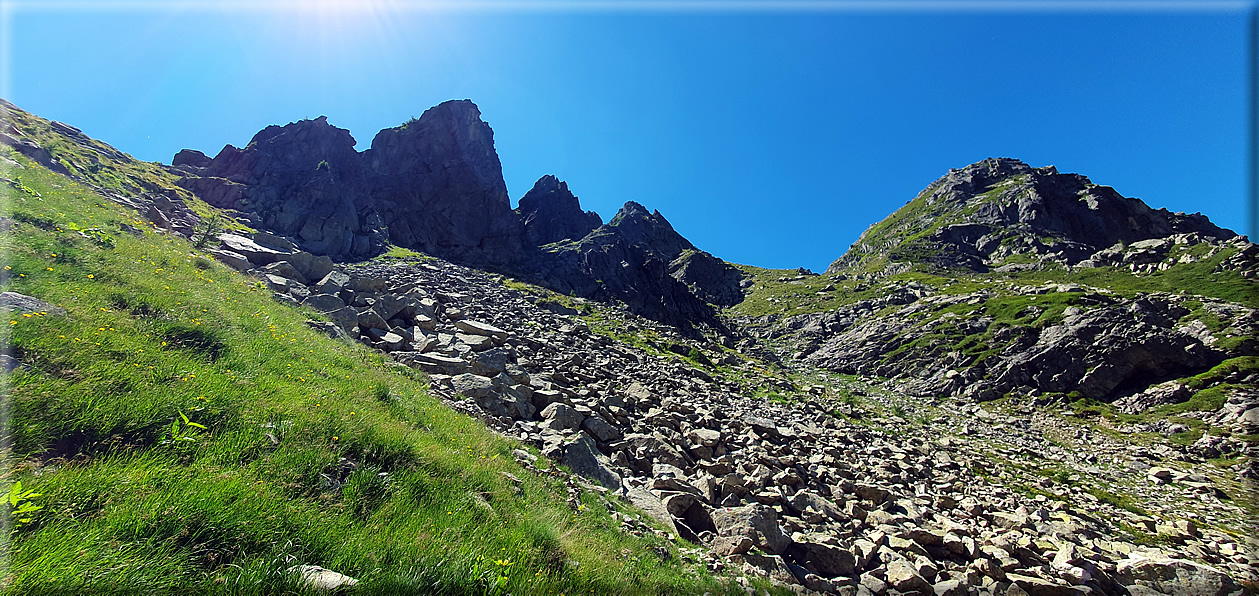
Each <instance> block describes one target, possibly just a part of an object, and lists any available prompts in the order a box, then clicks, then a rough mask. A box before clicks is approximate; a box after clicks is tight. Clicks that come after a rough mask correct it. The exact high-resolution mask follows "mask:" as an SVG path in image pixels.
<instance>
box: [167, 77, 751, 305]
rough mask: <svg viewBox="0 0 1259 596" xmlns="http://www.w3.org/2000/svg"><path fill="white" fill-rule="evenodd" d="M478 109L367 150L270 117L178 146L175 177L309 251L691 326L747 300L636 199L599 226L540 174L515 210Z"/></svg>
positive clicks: (718, 266)
mask: <svg viewBox="0 0 1259 596" xmlns="http://www.w3.org/2000/svg"><path fill="white" fill-rule="evenodd" d="M480 115H481V114H480V111H479V110H478V109H477V107H476V105H474V104H473V103H472V102H470V101H467V100H462V101H448V102H445V103H442V104H440V105H438V106H436V107H434V108H431V109H429V110H427V111H425V112H424V114H423V115H422V116H421V117H420V118H419V119H416V120H413V121H411V122H408V123H406V124H404V125H402V126H399V127H395V128H390V129H386V130H382V131H380V133H378V134H377V135H376V137H375V138H374V139H373V140H372V145H371V148H370V149H368V150H367V151H364V152H362V153H358V152H356V151H355V150H354V139H353V138H352V137H351V136H350V134H349V132H348V131H346V130H343V129H339V128H336V127H334V126H331V125H329V124H328V122H327V120H326V119H325V118H323V117H320V118H317V119H315V120H303V121H300V122H294V123H292V124H289V125H286V126H271V127H267V128H266V129H265V130H263V131H262V132H260V133H258V134H257V135H256V136H255V137H254V139H253V140H252V141H250V143H249V144H248V145H247V146H246V147H245V148H244V149H237V148H235V147H232V146H230V145H229V146H227V147H225V148H224V149H223V150H222V151H221V152H220V153H219V154H218V155H217V156H215V157H214V159H212V160H207V159H205V156H204V155H202V154H201V153H200V152H196V151H192V150H185V151H182V152H180V153H179V154H178V155H177V160H176V161H177V162H178V163H177V166H178V169H179V170H180V171H181V172H183V173H186V174H187V176H185V177H184V178H183V179H182V181H181V182H180V184H181V185H182V186H183V187H185V188H187V189H189V190H190V191H192V192H193V193H195V194H196V195H197V196H199V197H201V198H202V199H203V200H205V201H206V202H208V203H210V204H211V205H214V206H216V207H220V208H223V209H228V210H232V211H235V212H238V213H241V214H243V217H244V219H246V220H247V221H248V222H249V223H250V224H251V225H253V226H254V227H257V228H260V229H265V230H267V231H269V232H271V233H273V234H275V235H277V236H282V237H285V238H287V239H289V240H291V241H292V242H293V243H295V244H296V245H297V246H298V247H300V249H301V250H303V251H307V252H310V253H314V254H319V255H327V256H331V257H333V258H337V259H357V258H364V257H370V256H374V255H376V254H379V253H380V252H381V251H382V250H383V248H384V247H385V246H386V245H387V244H389V243H392V244H395V245H398V246H402V247H406V248H411V249H415V250H418V251H421V252H424V253H427V254H431V255H435V256H439V257H443V258H446V259H451V260H454V261H457V262H462V263H466V264H471V265H476V266H479V267H483V268H490V269H496V270H502V271H510V272H512V273H513V274H516V275H519V276H521V277H524V278H526V279H529V280H531V281H535V282H538V283H541V284H543V285H546V286H547V287H550V288H553V289H555V290H556V291H559V292H561V293H565V294H573V295H576V296H581V297H587V298H595V299H599V300H619V301H622V302H624V303H625V304H627V305H629V307H630V308H631V309H633V310H634V311H635V312H638V313H640V314H643V315H644V316H648V317H650V318H653V319H656V320H659V321H666V322H670V323H673V324H677V325H680V326H683V327H688V328H689V327H691V326H692V325H694V324H700V325H709V326H711V325H713V324H714V323H715V320H716V319H715V316H714V314H713V310H712V308H711V307H709V306H708V303H712V304H717V305H723V306H724V305H730V304H735V303H737V302H738V300H739V299H741V297H742V293H741V292H740V291H739V287H738V282H739V280H740V279H741V278H740V275H739V273H738V270H736V269H734V268H733V267H731V266H729V265H728V264H726V263H724V262H723V261H721V260H720V259H717V258H715V257H713V256H712V255H709V254H707V253H701V252H699V251H697V250H696V249H695V247H694V246H692V245H691V243H690V242H688V241H687V240H686V239H685V238H683V237H682V236H681V235H680V234H678V233H677V232H676V231H674V229H673V227H672V226H671V225H669V222H668V221H667V220H666V219H665V218H664V217H663V216H662V215H660V213H659V212H648V211H647V210H646V209H645V208H643V207H642V206H641V205H639V204H637V203H633V202H631V203H627V204H626V206H625V208H623V209H622V210H621V211H620V212H619V213H618V214H617V216H616V217H615V218H613V221H612V222H609V223H608V224H607V225H606V226H605V225H601V223H602V221H601V220H600V218H599V216H598V215H597V214H595V213H593V212H587V211H582V209H581V205H580V204H579V202H578V200H577V197H576V196H575V195H573V193H572V192H571V191H570V190H569V189H568V185H567V184H566V183H564V182H562V181H560V180H558V179H557V178H555V177H554V176H543V177H542V178H541V179H539V180H538V181H537V183H535V184H534V187H533V188H532V189H531V190H530V191H529V192H528V193H526V194H525V195H524V196H523V197H522V198H521V199H520V206H519V207H518V208H517V209H516V210H515V211H513V210H512V209H511V206H510V203H509V200H508V197H507V189H506V185H505V183H504V182H503V175H502V166H501V164H500V163H499V159H498V155H497V153H496V152H495V150H494V133H493V131H492V130H491V129H490V127H489V125H488V124H486V123H485V122H483V121H482V120H481V117H480ZM539 247H541V248H540V249H539Z"/></svg>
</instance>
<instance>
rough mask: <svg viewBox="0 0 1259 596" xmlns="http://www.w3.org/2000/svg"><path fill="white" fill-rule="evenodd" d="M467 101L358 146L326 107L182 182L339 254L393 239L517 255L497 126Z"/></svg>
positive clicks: (480, 255) (262, 135)
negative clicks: (324, 112) (326, 112)
mask: <svg viewBox="0 0 1259 596" xmlns="http://www.w3.org/2000/svg"><path fill="white" fill-rule="evenodd" d="M480 116H481V113H480V111H479V110H478V109H477V107H476V106H475V105H474V104H473V103H472V102H470V101H467V100H463V101H448V102H445V103H443V104H441V105H438V106H436V107H434V108H431V109H429V110H427V111H425V112H424V114H423V115H422V116H421V117H420V118H419V119H418V120H416V121H413V122H409V123H407V124H404V125H402V126H399V127H396V128H390V129H386V130H382V131H380V133H378V134H377V135H376V137H375V138H374V139H373V140H372V146H371V149H369V150H367V151H364V152H362V153H359V152H357V151H355V149H354V143H355V141H354V138H353V137H351V136H350V133H349V131H346V130H344V129H340V128H336V127H334V126H331V125H330V124H328V121H327V119H326V118H324V117H320V118H317V119H315V120H303V121H300V122H294V123H292V124H288V125H286V126H269V127H267V128H266V129H264V130H263V131H262V132H259V133H258V134H257V135H255V136H254V138H253V140H251V141H250V142H249V144H248V145H247V146H245V148H244V149H237V148H235V147H232V146H230V145H229V146H227V147H225V148H224V149H223V150H222V151H221V152H219V154H218V155H216V156H215V157H214V159H213V160H210V161H209V163H205V162H204V160H202V159H200V158H198V157H197V153H195V152H190V151H184V152H181V153H180V154H179V162H180V165H181V166H182V167H183V168H184V169H185V171H191V172H193V173H192V174H191V175H189V176H188V177H186V178H185V179H184V180H183V182H182V184H183V185H184V186H185V187H186V188H188V189H189V190H192V191H193V192H194V193H196V194H197V195H198V196H200V197H201V198H203V199H204V200H205V201H206V202H208V203H210V204H212V205H214V206H216V207H221V208H226V209H232V210H235V211H238V212H242V213H246V214H249V215H250V217H251V219H250V221H251V223H253V224H255V225H257V226H260V227H263V228H266V229H267V230H269V231H271V232H273V233H275V234H278V235H280V236H286V237H290V238H292V239H294V241H296V242H297V244H298V245H300V246H301V247H302V248H303V249H305V250H308V251H310V252H313V253H316V254H322V255H328V256H332V257H337V258H359V257H369V256H373V255H375V254H379V253H380V252H381V250H382V249H383V247H384V246H385V244H386V243H389V242H392V243H394V244H397V245H399V246H404V247H408V248H414V249H417V250H421V251H425V252H429V253H431V254H436V255H441V256H444V257H447V258H452V259H457V260H461V261H465V262H476V263H479V264H483V265H492V264H502V263H505V262H508V261H510V260H511V259H512V258H513V257H516V256H518V255H519V254H520V250H521V247H522V244H521V229H520V224H519V222H518V220H517V218H516V217H515V216H514V214H513V213H512V211H511V207H510V202H509V200H508V198H507V187H506V184H505V183H504V182H503V175H502V166H501V164H500V163H499V161H498V154H497V153H495V151H494V133H493V131H491V130H490V127H489V125H488V124H486V123H485V122H483V121H481V117H480Z"/></svg>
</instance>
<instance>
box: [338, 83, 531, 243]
mask: <svg viewBox="0 0 1259 596" xmlns="http://www.w3.org/2000/svg"><path fill="white" fill-rule="evenodd" d="M363 159H364V160H365V161H366V162H367V166H368V168H369V170H370V172H371V175H372V178H373V190H372V193H371V196H372V204H373V206H374V207H375V209H376V210H377V211H378V212H379V213H380V216H381V223H382V224H383V225H384V226H386V227H387V228H388V229H389V240H390V241H391V242H393V243H394V244H397V245H398V246H405V247H409V248H414V249H417V250H420V251H423V252H426V253H429V254H434V255H441V256H443V257H446V258H451V259H455V260H459V261H465V262H477V263H482V264H503V263H506V262H509V261H510V260H512V259H513V258H514V257H516V256H517V255H519V253H520V250H521V247H522V243H521V229H520V224H519V221H518V220H517V218H516V217H515V215H514V214H513V213H512V211H511V205H510V201H509V199H508V197H507V185H506V183H505V182H503V168H502V164H500V163H499V160H498V153H496V152H495V151H494V131H492V130H491V129H490V126H489V125H488V124H486V123H485V122H483V121H482V120H481V112H480V110H478V109H477V107H476V105H475V104H473V103H472V102H471V101H468V100H461V101H447V102H445V103H442V104H440V105H438V106H436V107H433V108H430V109H428V110H426V111H425V112H424V114H423V115H421V116H420V118H419V120H418V121H415V122H411V123H408V124H405V125H403V126H399V127H396V128H389V129H385V130H382V131H380V132H379V133H377V134H376V138H374V139H372V148H371V149H370V150H368V151H367V152H365V153H364V154H363Z"/></svg>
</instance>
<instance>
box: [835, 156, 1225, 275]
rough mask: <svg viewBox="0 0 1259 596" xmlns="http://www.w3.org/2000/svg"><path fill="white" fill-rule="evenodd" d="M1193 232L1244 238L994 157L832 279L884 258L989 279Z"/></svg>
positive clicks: (905, 214) (860, 250)
mask: <svg viewBox="0 0 1259 596" xmlns="http://www.w3.org/2000/svg"><path fill="white" fill-rule="evenodd" d="M1189 233H1196V234H1200V235H1202V236H1205V237H1210V238H1214V239H1218V240H1227V239H1229V238H1232V237H1233V236H1236V234H1234V233H1233V232H1230V231H1228V230H1224V229H1221V228H1219V227H1217V226H1215V225H1213V224H1212V223H1211V222H1210V221H1208V220H1207V218H1206V217H1204V216H1202V215H1200V214H1197V213H1195V214H1190V215H1185V214H1181V213H1169V212H1168V211H1167V210H1166V209H1157V210H1156V209H1151V208H1150V207H1148V206H1147V205H1146V204H1145V203H1143V202H1141V201H1140V200H1139V199H1131V198H1126V197H1124V196H1122V195H1120V194H1119V193H1117V192H1115V190H1114V189H1113V188H1110V187H1109V186H1099V185H1096V184H1093V183H1092V182H1091V181H1090V180H1089V179H1088V178H1086V177H1084V176H1081V175H1079V174H1059V173H1058V171H1057V170H1056V169H1054V167H1053V166H1047V167H1043V168H1033V167H1031V166H1029V165H1027V164H1025V163H1023V162H1021V161H1018V160H1015V159H1009V158H995V159H993V158H989V159H985V160H983V161H981V162H978V163H974V164H971V165H969V166H966V167H965V168H962V169H960V170H949V173H948V174H946V175H944V176H943V177H941V178H940V179H939V180H936V181H935V182H933V183H931V185H930V186H928V187H927V188H926V190H924V191H923V192H922V193H920V194H919V195H918V197H917V198H915V199H914V200H913V201H911V202H910V203H909V204H908V205H906V206H905V207H902V208H901V209H900V210H898V211H897V212H896V213H893V214H892V215H891V216H889V217H888V218H887V219H885V220H883V221H882V222H879V223H877V224H875V225H873V226H871V227H870V228H869V229H867V230H866V231H865V233H863V234H862V235H861V237H860V238H858V239H857V242H856V243H854V244H853V245H852V247H851V248H850V249H849V250H848V252H847V253H846V254H845V255H844V256H843V257H841V258H840V259H838V260H836V261H835V262H834V263H832V264H831V266H830V267H829V268H828V269H827V271H828V272H831V273H835V272H838V271H840V270H842V269H844V268H845V267H861V266H862V265H865V264H872V263H875V262H877V261H879V260H880V259H886V260H889V261H894V262H898V261H908V262H921V261H928V262H931V263H934V264H936V265H939V266H944V267H965V268H968V269H972V270H975V271H987V270H988V269H989V268H990V267H995V266H999V265H1001V264H1002V263H1004V262H1005V261H1006V260H1007V259H1010V258H1011V257H1016V256H1020V255H1029V254H1030V255H1035V256H1036V257H1037V258H1042V259H1050V260H1053V261H1055V262H1059V263H1066V264H1075V263H1078V262H1080V261H1083V260H1085V259H1087V258H1088V257H1089V256H1090V255H1092V254H1093V253H1095V252H1097V251H1099V250H1102V249H1105V248H1108V247H1110V246H1112V245H1115V244H1118V243H1124V244H1131V243H1133V242H1138V241H1141V240H1148V239H1152V238H1164V237H1167V236H1170V235H1173V234H1189Z"/></svg>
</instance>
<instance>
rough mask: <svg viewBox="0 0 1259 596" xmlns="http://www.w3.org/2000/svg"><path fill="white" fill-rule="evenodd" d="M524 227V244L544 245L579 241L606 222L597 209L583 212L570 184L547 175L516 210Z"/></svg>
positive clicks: (534, 186)
mask: <svg viewBox="0 0 1259 596" xmlns="http://www.w3.org/2000/svg"><path fill="white" fill-rule="evenodd" d="M516 213H517V214H518V215H519V216H520V220H521V223H522V225H524V229H525V243H526V244H528V245H530V246H542V245H543V244H550V243H552V242H559V241H561V240H580V239H581V238H584V237H585V236H586V234H589V233H590V232H591V231H593V230H594V229H595V228H597V227H599V226H600V225H602V224H603V219H601V218H600V217H599V214H598V213H595V212H594V211H582V209H581V203H580V202H579V201H578V200H577V196H576V195H574V194H573V193H572V192H571V191H569V190H568V184H567V183H566V182H564V181H563V180H560V179H559V178H556V177H555V176H552V175H550V174H547V175H545V176H543V177H541V178H539V179H538V181H537V182H535V183H534V184H533V188H531V189H530V190H529V192H527V193H525V196H523V197H521V198H520V206H519V207H518V208H517V209H516Z"/></svg>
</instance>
